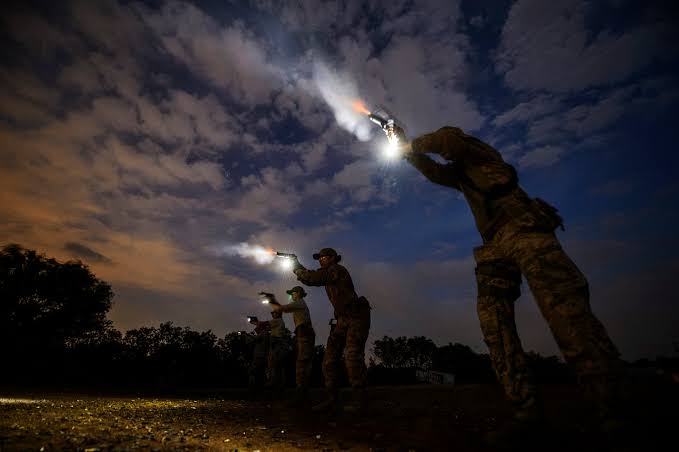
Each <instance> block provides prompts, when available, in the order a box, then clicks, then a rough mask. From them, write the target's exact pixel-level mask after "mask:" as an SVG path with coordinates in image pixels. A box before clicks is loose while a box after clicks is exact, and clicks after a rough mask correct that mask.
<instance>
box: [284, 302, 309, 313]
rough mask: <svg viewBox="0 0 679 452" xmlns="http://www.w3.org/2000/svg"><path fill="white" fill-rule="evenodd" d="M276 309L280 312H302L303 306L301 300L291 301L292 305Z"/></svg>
mask: <svg viewBox="0 0 679 452" xmlns="http://www.w3.org/2000/svg"><path fill="white" fill-rule="evenodd" d="M278 309H279V310H280V311H281V312H295V311H303V310H304V305H303V304H302V301H301V300H297V301H293V302H292V303H288V304H283V305H280V307H278Z"/></svg>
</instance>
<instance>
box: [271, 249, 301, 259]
mask: <svg viewBox="0 0 679 452" xmlns="http://www.w3.org/2000/svg"><path fill="white" fill-rule="evenodd" d="M276 256H278V257H287V258H288V259H297V255H296V254H292V253H284V252H282V251H276Z"/></svg>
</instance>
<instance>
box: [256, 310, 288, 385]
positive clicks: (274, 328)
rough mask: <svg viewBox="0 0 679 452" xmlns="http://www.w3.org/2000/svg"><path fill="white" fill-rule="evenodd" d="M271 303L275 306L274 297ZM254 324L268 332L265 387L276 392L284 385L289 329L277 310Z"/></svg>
mask: <svg viewBox="0 0 679 452" xmlns="http://www.w3.org/2000/svg"><path fill="white" fill-rule="evenodd" d="M271 304H273V305H274V306H275V305H276V304H278V303H277V302H276V301H275V299H274V300H273V301H272V302H271ZM256 325H257V328H262V329H264V330H265V331H267V333H268V334H267V336H268V353H267V354H266V361H265V362H266V374H267V378H266V379H267V382H266V387H267V388H269V389H270V390H273V391H274V393H278V392H279V391H280V390H282V389H283V388H284V387H285V357H286V355H287V353H288V352H289V350H290V346H289V339H290V331H289V330H288V329H287V328H286V327H285V322H284V321H283V314H282V313H281V312H280V311H277V310H274V311H271V320H266V321H261V320H259V321H257V322H256ZM260 359H261V358H260Z"/></svg>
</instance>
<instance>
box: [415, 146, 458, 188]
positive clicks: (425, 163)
mask: <svg viewBox="0 0 679 452" xmlns="http://www.w3.org/2000/svg"><path fill="white" fill-rule="evenodd" d="M406 159H407V160H408V162H410V164H411V165H413V166H414V167H415V168H417V170H418V171H419V172H421V173H422V174H424V176H425V177H426V178H427V179H429V180H430V181H432V182H434V183H435V184H439V185H445V186H446V187H453V188H456V189H458V190H459V189H460V183H459V181H458V177H457V175H456V172H455V163H448V164H446V165H443V164H441V163H438V162H435V161H434V160H432V159H431V158H429V157H428V156H426V155H424V154H415V153H410V154H408V155H407V156H406Z"/></svg>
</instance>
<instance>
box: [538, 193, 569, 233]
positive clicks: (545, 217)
mask: <svg viewBox="0 0 679 452" xmlns="http://www.w3.org/2000/svg"><path fill="white" fill-rule="evenodd" d="M531 203H532V204H533V209H534V210H535V212H536V214H537V216H538V218H539V220H540V222H541V223H542V224H543V226H544V227H545V228H546V229H548V230H549V231H554V230H555V229H556V228H559V227H560V228H561V230H562V231H563V230H565V229H566V228H565V227H564V225H563V218H562V217H561V215H559V214H558V212H559V211H558V210H557V208H556V207H554V206H552V205H551V204H549V203H548V202H547V201H545V200H543V199H540V198H533V199H531Z"/></svg>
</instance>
